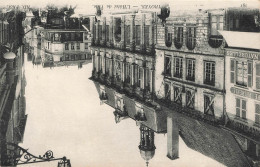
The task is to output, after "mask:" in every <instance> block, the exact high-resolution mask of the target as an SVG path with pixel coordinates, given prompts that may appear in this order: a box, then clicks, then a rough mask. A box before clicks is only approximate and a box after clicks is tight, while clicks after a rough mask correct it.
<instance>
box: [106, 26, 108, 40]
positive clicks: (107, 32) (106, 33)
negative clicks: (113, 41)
mask: <svg viewBox="0 0 260 167" xmlns="http://www.w3.org/2000/svg"><path fill="white" fill-rule="evenodd" d="M106 41H107V42H108V41H109V25H106Z"/></svg>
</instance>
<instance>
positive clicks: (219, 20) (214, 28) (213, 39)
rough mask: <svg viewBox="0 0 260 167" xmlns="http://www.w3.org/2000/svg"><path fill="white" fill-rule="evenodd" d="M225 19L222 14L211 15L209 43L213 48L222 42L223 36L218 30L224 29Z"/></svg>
mask: <svg viewBox="0 0 260 167" xmlns="http://www.w3.org/2000/svg"><path fill="white" fill-rule="evenodd" d="M223 20H224V19H223V16H222V15H210V34H209V45H210V46H211V47H212V48H218V47H220V46H221V44H222V41H223V37H222V35H220V34H219V32H218V30H223Z"/></svg>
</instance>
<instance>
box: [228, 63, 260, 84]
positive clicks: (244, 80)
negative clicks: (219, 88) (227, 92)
mask: <svg viewBox="0 0 260 167" xmlns="http://www.w3.org/2000/svg"><path fill="white" fill-rule="evenodd" d="M257 68H258V70H256V82H257V83H258V82H259V77H258V78H257V74H258V73H259V68H260V67H259V66H257V65H256V69H257ZM230 82H231V83H236V84H237V85H241V86H247V87H252V85H253V63H252V62H251V61H243V60H234V59H231V60H230ZM257 83H256V89H257V87H260V86H258V85H259V84H257Z"/></svg>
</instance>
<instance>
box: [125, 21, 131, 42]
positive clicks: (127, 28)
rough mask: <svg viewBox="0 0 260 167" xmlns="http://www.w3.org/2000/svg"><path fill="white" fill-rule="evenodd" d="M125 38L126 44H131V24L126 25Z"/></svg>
mask: <svg viewBox="0 0 260 167" xmlns="http://www.w3.org/2000/svg"><path fill="white" fill-rule="evenodd" d="M125 40H126V45H130V25H126V27H125Z"/></svg>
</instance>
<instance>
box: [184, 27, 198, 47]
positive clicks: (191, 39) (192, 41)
mask: <svg viewBox="0 0 260 167" xmlns="http://www.w3.org/2000/svg"><path fill="white" fill-rule="evenodd" d="M186 38H187V40H186V46H187V48H188V49H189V50H193V49H194V48H195V46H196V27H187V37H186Z"/></svg>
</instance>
